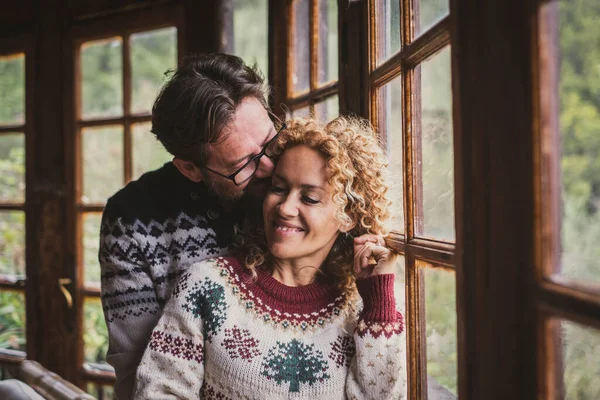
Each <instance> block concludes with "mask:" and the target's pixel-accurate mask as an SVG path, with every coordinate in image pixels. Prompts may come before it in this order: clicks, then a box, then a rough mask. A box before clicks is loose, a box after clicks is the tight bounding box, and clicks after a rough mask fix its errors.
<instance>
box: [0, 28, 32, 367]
mask: <svg viewBox="0 0 600 400" xmlns="http://www.w3.org/2000/svg"><path fill="white" fill-rule="evenodd" d="M19 54H22V55H23V58H24V63H25V71H24V73H25V76H24V78H25V79H24V84H25V87H24V88H23V89H24V96H25V103H24V104H23V107H24V109H23V111H24V113H25V116H24V121H23V123H22V124H11V125H8V124H7V125H2V126H0V137H1V136H3V135H5V134H11V133H21V134H23V136H24V139H25V140H24V146H25V192H24V199H23V201H22V202H1V203H0V211H2V212H5V211H20V212H23V213H24V214H25V224H24V228H25V232H24V233H23V235H24V236H23V242H24V243H25V248H26V250H25V276H24V277H22V278H21V279H16V280H15V279H11V278H8V277H7V276H0V291H8V292H15V293H20V294H22V295H23V297H24V299H25V300H26V301H25V304H26V307H25V309H26V311H25V312H26V322H25V329H26V330H25V339H26V351H25V353H24V354H23V353H22V352H20V351H11V350H5V349H0V365H2V369H3V370H4V368H5V366H17V365H18V364H19V363H20V362H21V361H23V360H24V359H25V358H26V357H27V354H30V351H29V347H30V346H34V342H33V341H32V340H31V339H32V336H33V335H32V333H31V332H32V331H33V329H30V324H33V326H35V325H36V323H35V322H34V321H33V318H31V317H30V311H31V309H32V307H31V302H30V301H28V300H27V299H28V298H29V296H30V295H32V294H33V293H35V289H34V287H33V286H32V285H31V284H30V283H29V282H28V278H29V277H30V276H32V277H33V275H34V274H35V271H33V270H32V264H31V263H30V262H29V260H30V259H31V257H30V256H29V254H28V251H27V243H28V242H29V240H30V239H29V238H30V237H32V236H33V229H32V226H31V225H32V224H31V218H30V213H29V212H28V202H27V198H28V197H29V196H30V195H31V187H30V186H31V185H30V184H29V180H28V171H30V170H31V169H32V167H33V159H34V157H33V143H34V140H35V138H34V136H33V132H34V130H33V118H32V116H33V103H32V93H33V68H34V66H33V62H32V59H33V57H32V55H33V46H32V40H31V37H30V36H28V35H22V36H17V37H12V38H7V39H2V41H1V45H0V56H3V57H4V56H11V55H19ZM30 343H31V344H30Z"/></svg>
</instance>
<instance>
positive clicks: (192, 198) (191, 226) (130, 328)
mask: <svg viewBox="0 0 600 400" xmlns="http://www.w3.org/2000/svg"><path fill="white" fill-rule="evenodd" d="M239 219H240V215H238V214H231V213H226V212H224V211H223V210H222V209H221V208H220V207H219V205H218V201H217V199H216V198H214V197H212V196H210V195H209V192H208V190H207V189H206V187H205V186H204V185H203V184H198V183H194V182H192V181H190V180H189V179H187V178H186V177H184V176H183V175H182V174H181V173H180V172H179V171H178V170H177V168H176V167H175V166H174V165H173V164H172V163H167V164H165V165H164V166H163V167H162V168H160V169H158V170H156V171H153V172H149V173H147V174H144V175H143V176H142V177H141V178H140V179H139V180H137V181H135V182H131V183H129V184H128V185H127V186H126V187H125V188H124V189H122V190H121V191H119V192H118V193H117V194H116V195H114V196H113V197H112V198H110V199H109V200H108V202H107V204H106V208H105V210H104V214H103V217H102V227H101V233H100V252H99V259H100V266H101V281H102V282H101V283H102V305H103V308H104V316H105V319H106V324H107V326H108V335H109V348H108V354H107V357H106V359H107V361H108V363H109V364H111V365H112V366H113V367H114V368H115V372H116V376H117V380H116V383H115V394H116V396H117V398H118V399H122V400H125V399H130V398H131V391H132V389H133V383H134V380H135V370H136V368H137V365H138V364H139V361H140V359H141V357H142V354H143V352H144V349H145V348H146V345H147V344H148V341H149V338H150V333H151V331H152V328H154V326H155V325H156V323H157V322H158V318H159V316H160V313H161V310H162V307H163V306H164V303H165V302H166V301H167V300H168V299H169V296H170V293H171V292H172V288H173V286H174V284H175V283H176V282H177V279H178V278H179V275H180V274H181V273H182V271H185V270H186V268H187V267H188V266H189V265H190V264H192V263H194V262H198V261H201V260H204V259H206V258H209V257H215V256H219V255H224V254H227V247H228V245H229V244H230V242H231V240H232V236H233V225H234V223H235V222H237V221H238V220H239Z"/></svg>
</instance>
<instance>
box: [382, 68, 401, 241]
mask: <svg viewBox="0 0 600 400" xmlns="http://www.w3.org/2000/svg"><path fill="white" fill-rule="evenodd" d="M377 96H378V102H379V109H380V115H379V126H380V129H379V130H380V134H381V136H382V138H385V143H386V148H387V156H388V160H389V171H390V178H389V182H390V192H389V197H390V200H392V208H391V211H392V218H393V220H392V227H393V229H394V230H395V231H397V232H404V203H403V201H404V199H403V196H404V180H403V176H402V174H403V170H404V167H403V164H402V157H403V155H402V154H403V147H402V77H400V76H398V77H396V78H394V79H393V80H392V81H390V82H389V83H387V84H385V85H384V86H382V87H381V88H379V90H378V92H377Z"/></svg>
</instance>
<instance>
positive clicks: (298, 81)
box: [292, 0, 310, 92]
mask: <svg viewBox="0 0 600 400" xmlns="http://www.w3.org/2000/svg"><path fill="white" fill-rule="evenodd" d="M309 6H310V1H309V0H295V1H294V15H293V21H294V30H293V32H294V37H293V40H292V43H293V54H294V60H293V62H292V65H293V68H294V71H293V74H292V88H293V89H294V92H304V91H306V90H308V89H309V87H310V67H309V65H310V44H309V43H310V40H309V34H310V25H309V21H310V18H309V15H310V14H309Z"/></svg>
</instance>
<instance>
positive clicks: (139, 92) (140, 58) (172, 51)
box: [130, 28, 177, 113]
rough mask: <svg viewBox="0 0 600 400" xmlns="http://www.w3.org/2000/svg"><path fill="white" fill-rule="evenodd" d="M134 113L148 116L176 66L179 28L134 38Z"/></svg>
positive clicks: (165, 29) (132, 107)
mask: <svg viewBox="0 0 600 400" xmlns="http://www.w3.org/2000/svg"><path fill="white" fill-rule="evenodd" d="M130 44H131V84H132V90H133V92H132V93H131V112H132V113H143V112H146V113H149V112H150V110H152V103H153V102H154V99H155V98H156V95H157V94H158V90H159V89H160V86H161V84H162V83H163V82H164V79H165V72H167V71H169V70H173V69H175V68H176V67H177V29H176V28H164V29H157V30H154V31H149V32H142V33H136V34H134V35H131V43H130Z"/></svg>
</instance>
